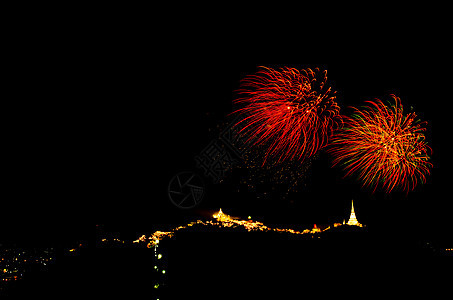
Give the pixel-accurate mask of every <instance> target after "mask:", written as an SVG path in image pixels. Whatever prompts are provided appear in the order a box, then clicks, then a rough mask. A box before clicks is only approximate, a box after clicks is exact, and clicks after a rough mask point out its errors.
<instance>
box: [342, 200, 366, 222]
mask: <svg viewBox="0 0 453 300" xmlns="http://www.w3.org/2000/svg"><path fill="white" fill-rule="evenodd" d="M346 224H347V225H349V226H359V227H363V225H362V224H360V223H359V221H357V217H356V216H355V212H354V200H353V201H352V207H351V215H350V216H349V220H348V223H346Z"/></svg>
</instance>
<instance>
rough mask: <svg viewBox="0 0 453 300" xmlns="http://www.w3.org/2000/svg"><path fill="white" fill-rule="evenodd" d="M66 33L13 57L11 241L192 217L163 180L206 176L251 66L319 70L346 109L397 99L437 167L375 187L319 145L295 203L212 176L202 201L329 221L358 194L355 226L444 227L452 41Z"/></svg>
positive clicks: (425, 231)
mask: <svg viewBox="0 0 453 300" xmlns="http://www.w3.org/2000/svg"><path fill="white" fill-rule="evenodd" d="M84 32H88V31H84ZM64 33H65V34H61V32H59V31H58V30H55V31H54V32H53V31H50V33H49V34H47V35H36V34H35V33H33V32H31V31H30V32H29V34H28V35H27V38H26V39H22V40H21V42H20V43H18V44H17V47H16V48H14V49H12V50H13V51H12V52H14V53H12V54H11V58H10V60H9V62H8V74H7V75H8V76H7V79H6V82H5V83H6V91H5V93H4V99H5V100H6V99H7V101H5V102H6V103H7V108H6V109H5V110H4V117H5V120H6V125H5V128H4V129H5V130H4V136H5V139H4V148H6V152H7V155H5V156H4V161H3V164H4V165H5V168H4V171H3V172H4V177H5V181H4V184H5V188H4V191H5V192H4V193H3V197H2V198H3V199H2V208H1V218H0V222H1V234H2V236H3V237H5V238H4V239H5V240H11V241H24V240H26V241H36V240H40V239H43V240H49V241H56V240H57V241H59V240H62V239H65V238H68V239H71V238H73V237H75V238H85V237H86V236H87V234H89V233H90V232H91V231H90V230H91V228H92V226H93V225H94V224H107V225H108V226H110V227H111V228H113V229H114V230H118V231H121V230H125V231H128V232H134V231H135V232H144V231H145V232H146V231H147V230H148V228H151V227H152V226H155V224H162V223H178V222H182V221H184V220H185V219H186V218H190V217H191V216H192V215H196V213H197V212H195V211H181V210H179V209H178V208H176V207H174V206H173V205H172V204H171V203H170V201H169V200H168V197H167V194H166V193H167V191H166V189H167V185H168V182H169V180H170V179H171V178H172V177H173V176H174V175H175V174H176V173H178V172H180V171H183V170H195V171H200V170H199V169H197V168H196V167H195V162H194V157H195V155H197V154H198V153H200V151H201V150H202V149H203V148H204V147H205V146H206V145H207V143H209V141H211V140H212V139H213V138H215V137H216V134H218V128H217V127H216V126H217V125H220V124H221V123H222V122H224V120H225V119H226V115H227V114H228V113H230V112H231V111H232V105H231V100H232V99H233V97H234V90H235V89H236V88H237V87H238V85H239V81H240V79H241V78H243V77H244V76H245V75H246V74H250V73H253V72H255V71H256V69H257V67H258V66H268V67H281V66H289V67H295V68H307V67H311V68H313V67H320V68H323V69H327V70H328V82H329V83H330V84H331V85H332V86H333V88H334V89H335V90H337V99H338V102H339V105H340V106H341V107H342V112H347V111H348V108H347V107H348V106H354V105H360V104H362V103H363V101H364V100H371V99H374V98H376V97H378V98H385V97H388V95H389V94H395V95H397V96H399V97H401V99H402V101H403V105H404V106H405V108H406V109H409V108H410V107H411V106H412V107H413V109H414V111H415V112H416V113H417V114H418V116H419V117H420V118H422V119H423V120H426V121H428V123H429V126H428V131H427V134H426V136H427V139H428V141H429V144H430V146H431V147H432V149H433V155H432V162H433V164H434V169H433V170H432V176H431V177H430V178H429V180H428V183H427V184H426V185H425V186H419V187H417V189H416V190H415V191H414V192H411V193H409V195H408V196H407V197H405V196H404V195H400V194H397V193H396V194H393V195H391V196H386V195H383V194H380V193H377V194H374V195H371V194H370V193H369V192H367V191H366V190H363V189H361V188H360V184H359V183H358V182H357V181H355V180H352V179H342V171H341V170H339V169H335V168H333V169H332V168H331V167H330V160H329V157H328V156H327V155H325V154H321V157H320V159H319V160H317V161H316V162H315V163H314V164H313V167H312V169H311V174H310V177H309V179H308V182H307V186H306V187H305V188H304V189H303V190H302V191H300V192H299V193H296V194H293V195H292V196H291V197H293V200H294V204H293V206H290V205H289V204H288V201H278V199H272V200H263V201H262V200H259V199H256V198H254V197H253V194H252V195H249V194H240V195H236V196H237V197H236V196H235V197H234V199H233V198H230V197H229V196H231V195H232V192H231V190H230V187H229V186H227V185H213V184H208V187H207V192H208V194H207V195H206V197H205V199H204V200H203V203H202V204H201V206H200V209H202V210H203V209H205V210H209V209H214V208H217V207H220V206H221V207H225V208H226V209H228V210H230V211H231V213H232V214H234V212H238V213H239V212H240V213H242V212H244V213H245V212H250V214H252V215H253V214H254V211H253V210H256V211H258V212H259V213H256V214H261V215H262V217H263V218H264V219H266V218H267V220H275V221H276V222H277V221H282V220H285V219H286V218H287V219H288V220H289V222H291V223H304V224H305V223H306V224H311V223H327V222H330V221H331V220H333V219H335V220H336V218H340V219H341V218H347V214H348V213H349V205H350V200H351V199H354V201H355V203H356V211H357V212H358V218H359V220H360V218H362V220H363V223H369V224H370V223H371V224H382V223H385V224H387V225H383V226H384V227H383V228H388V227H390V225H388V224H391V223H393V222H396V224H398V225H404V226H408V227H411V228H413V229H412V232H413V233H414V235H416V234H418V233H420V234H421V235H426V236H430V235H431V234H433V233H435V232H437V231H438V230H439V229H441V230H442V232H446V231H445V230H446V229H445V228H446V226H448V224H449V220H451V217H450V215H449V213H448V210H447V207H448V206H449V205H448V200H447V199H448V198H449V194H450V190H451V188H450V183H449V181H450V178H451V171H450V170H451V161H450V160H449V155H448V154H449V152H450V151H449V150H448V149H449V136H450V135H449V131H450V128H451V124H450V123H451V118H450V117H449V115H450V112H451V100H450V97H451V91H450V85H451V73H450V70H451V67H452V61H451V57H449V55H448V54H449V53H450V52H451V51H449V50H448V47H451V46H450V44H448V43H447V42H446V41H444V40H441V39H438V38H437V37H435V36H432V35H431V34H429V32H425V33H423V32H419V31H417V30H408V31H404V30H402V31H395V32H386V33H380V32H379V31H378V30H376V31H373V32H370V33H369V35H368V36H366V37H365V36H362V35H359V34H357V35H351V36H348V37H346V36H342V35H341V34H340V33H341V31H340V30H338V31H336V30H335V29H332V31H330V32H326V33H325V35H326V37H330V38H326V39H321V40H322V41H321V42H317V40H316V41H315V40H310V39H301V40H297V39H296V41H294V40H291V42H285V41H278V40H275V39H274V38H275V34H273V35H272V36H273V38H272V39H271V38H269V37H266V36H265V35H264V36H263V37H261V36H259V37H252V36H248V35H246V34H245V35H244V34H240V33H229V34H225V35H223V34H218V35H216V36H214V37H213V36H212V34H209V33H207V32H203V33H200V32H198V33H197V32H192V31H190V30H189V29H185V30H184V29H181V31H180V32H178V33H171V34H170V33H168V34H162V33H161V34H158V33H150V32H148V33H146V32H145V33H142V32H141V31H140V32H134V31H127V32H120V31H115V30H113V31H112V32H105V31H102V30H90V31H89V34H85V35H79V34H77V33H78V30H77V28H72V29H69V30H67V31H65V32H64ZM450 50H451V49H450ZM207 182H209V181H208V180H207ZM390 209H392V211H390ZM66 236H67V237H66ZM0 243H1V241H0Z"/></svg>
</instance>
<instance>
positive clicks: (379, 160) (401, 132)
mask: <svg viewBox="0 0 453 300" xmlns="http://www.w3.org/2000/svg"><path fill="white" fill-rule="evenodd" d="M391 96H392V98H393V100H394V103H391V105H389V106H386V105H385V104H384V103H382V101H381V100H379V99H376V100H375V101H366V102H367V103H368V104H369V106H366V107H364V108H363V109H361V110H360V109H357V108H354V113H353V114H352V116H351V117H343V121H344V127H343V128H342V129H341V130H339V131H338V132H337V133H336V134H335V135H334V137H333V138H332V143H331V147H329V150H328V152H329V153H331V154H332V155H333V157H334V158H333V164H334V165H338V164H341V165H342V166H343V168H344V169H345V171H346V175H345V176H349V175H351V174H353V173H354V174H356V175H358V177H359V178H360V179H361V181H362V184H363V186H365V187H370V188H372V190H373V192H374V191H376V189H377V188H378V187H381V188H383V189H384V190H385V191H386V192H391V191H392V190H394V189H401V190H403V191H406V192H409V191H410V190H413V189H414V188H415V186H416V185H417V184H418V183H419V182H420V183H424V182H426V177H427V176H428V175H429V173H430V168H431V167H432V164H431V163H430V162H429V153H430V152H431V148H429V146H428V145H427V143H426V141H425V136H424V134H423V132H424V131H425V130H426V128H425V126H426V122H421V121H420V120H419V119H417V118H416V117H417V116H416V114H415V113H413V112H412V113H410V114H407V115H405V114H404V113H403V106H402V104H401V100H400V98H398V97H396V96H395V95H391Z"/></svg>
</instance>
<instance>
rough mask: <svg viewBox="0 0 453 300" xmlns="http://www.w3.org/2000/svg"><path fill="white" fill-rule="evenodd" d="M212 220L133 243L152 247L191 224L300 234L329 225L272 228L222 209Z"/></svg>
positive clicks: (157, 233)
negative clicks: (300, 228)
mask: <svg viewBox="0 0 453 300" xmlns="http://www.w3.org/2000/svg"><path fill="white" fill-rule="evenodd" d="M213 218H214V220H207V221H203V220H197V221H193V222H190V223H188V224H186V225H181V226H178V227H176V228H174V229H172V230H170V231H156V232H154V233H153V234H152V235H151V236H149V237H146V235H142V236H141V237H139V238H138V239H137V240H135V241H133V242H134V243H140V242H145V243H146V242H148V244H147V247H148V248H153V247H155V246H157V245H158V244H159V242H160V241H161V240H163V239H164V238H172V237H173V236H174V234H175V232H177V231H180V230H183V229H187V228H189V227H193V226H213V227H218V228H222V227H224V228H244V229H245V230H247V231H248V232H251V231H263V232H281V233H289V234H297V235H302V234H315V233H321V232H323V231H326V230H328V229H330V226H329V227H327V228H325V229H323V230H321V229H320V228H318V227H317V226H316V224H315V225H314V227H313V228H312V229H305V230H303V231H298V230H294V229H290V228H272V227H269V226H266V225H264V224H263V223H262V222H259V221H253V220H251V217H250V216H249V217H248V220H242V219H240V218H237V217H232V216H229V215H227V214H225V213H224V212H223V211H222V209H220V210H219V211H218V212H217V213H215V214H214V215H213ZM339 225H342V224H340V223H335V224H334V226H335V227H336V226H339Z"/></svg>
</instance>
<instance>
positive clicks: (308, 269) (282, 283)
mask: <svg viewBox="0 0 453 300" xmlns="http://www.w3.org/2000/svg"><path fill="white" fill-rule="evenodd" d="M156 253H159V254H162V257H161V258H160V259H157V258H156V256H155V253H154V250H153V249H147V248H143V247H125V248H86V249H81V251H80V252H79V253H78V254H75V255H73V256H67V255H61V256H60V257H57V259H58V261H57V263H55V264H54V265H53V266H52V267H51V268H50V270H48V271H47V272H41V273H35V274H30V275H29V276H28V277H27V278H25V279H24V280H22V281H20V282H18V283H17V284H15V286H14V287H12V288H10V289H9V290H8V291H7V293H5V295H4V296H11V297H14V298H19V297H30V296H32V297H37V296H42V297H45V298H46V299H61V298H62V297H66V296H76V297H77V296H78V297H88V296H90V297H91V296H99V297H103V298H104V297H112V298H114V299H122V298H124V299H133V298H132V297H141V296H145V297H147V299H157V298H158V299H216V298H219V297H220V298H223V299H225V298H230V299H272V298H275V297H276V298H275V299H302V298H305V297H308V295H310V297H313V296H314V295H316V297H326V296H329V297H336V298H340V299H341V298H349V297H356V298H358V297H366V296H375V295H378V296H388V295H392V296H405V297H406V296H412V295H414V296H415V295H419V296H420V295H422V296H423V295H426V296H430V297H433V296H434V297H435V296H436V295H442V294H443V293H444V292H445V291H446V290H447V282H451V279H452V278H451V270H452V267H453V264H452V257H451V256H446V255H439V254H438V253H435V252H432V251H431V250H430V249H429V247H423V245H417V244H416V243H411V242H407V241H404V238H398V237H396V236H395V235H393V236H392V237H391V238H387V237H386V236H383V235H380V236H376V235H372V234H369V233H367V232H334V231H332V232H330V233H328V234H327V233H323V234H321V235H320V238H318V235H314V236H313V237H311V236H309V237H305V238H302V239H301V238H295V237H294V236H290V235H288V236H287V235H274V234H270V233H245V232H216V233H212V232H203V233H194V232H187V233H183V234H180V235H178V236H177V237H176V238H174V239H172V240H164V241H162V242H161V243H160V245H159V247H158V248H157V251H156ZM154 266H156V267H157V269H156V268H155V267H154ZM162 270H165V272H164V274H163V273H162Z"/></svg>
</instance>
